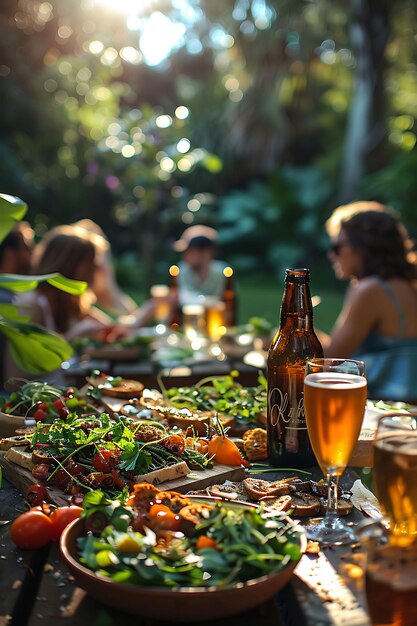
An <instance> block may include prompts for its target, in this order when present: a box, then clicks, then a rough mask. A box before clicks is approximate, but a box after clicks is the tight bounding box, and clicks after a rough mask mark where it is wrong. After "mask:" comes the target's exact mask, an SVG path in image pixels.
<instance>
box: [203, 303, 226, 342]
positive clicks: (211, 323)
mask: <svg viewBox="0 0 417 626" xmlns="http://www.w3.org/2000/svg"><path fill="white" fill-rule="evenodd" d="M204 307H205V311H206V331H207V334H208V336H209V338H210V339H211V341H218V340H219V339H220V337H222V336H223V335H224V334H225V332H226V318H225V314H226V305H225V303H224V302H222V301H221V300H218V299H217V298H210V297H208V298H205V300H204Z"/></svg>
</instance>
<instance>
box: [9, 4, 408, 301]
mask: <svg viewBox="0 0 417 626" xmlns="http://www.w3.org/2000/svg"><path fill="white" fill-rule="evenodd" d="M416 13H417V7H416V5H415V2H414V1H412V0H397V2H395V4H394V3H389V2H388V0H350V2H344V1H342V0H316V1H315V2H311V1H307V0H152V1H151V0H142V1H139V0H137V1H136V0H118V1H117V2H113V0H82V1H80V2H77V3H74V2H68V1H67V0H49V1H47V2H41V1H39V0H3V2H2V5H1V8H0V101H1V102H2V115H1V116H0V128H1V135H0V157H1V158H0V188H1V189H2V191H4V192H5V193H10V194H16V195H18V196H20V197H22V198H24V199H25V200H26V202H27V203H28V204H29V207H30V213H29V219H30V220H31V221H32V223H33V224H34V225H35V227H36V229H37V232H38V235H39V236H41V235H42V233H43V232H44V231H45V230H46V229H47V228H49V227H50V226H52V225H54V224H57V223H63V222H72V221H75V220H77V219H79V218H81V217H90V218H91V219H93V220H95V221H96V222H98V223H99V224H100V225H101V227H102V228H103V229H104V231H105V232H106V234H107V235H108V237H109V239H110V241H111V243H112V246H113V249H114V251H115V253H116V258H117V259H118V263H119V278H120V279H121V280H122V281H123V282H124V283H125V285H126V284H127V282H128V281H129V280H130V283H131V284H130V287H131V288H132V289H137V288H139V287H142V288H144V287H145V288H146V286H148V285H149V284H150V283H151V282H152V281H155V280H157V279H158V280H160V279H164V278H165V277H166V267H167V266H168V265H169V263H170V262H171V261H172V258H173V255H172V252H171V250H170V243H171V242H172V241H173V240H174V239H175V238H176V237H177V236H178V235H179V234H180V232H181V231H182V230H183V228H185V227H186V226H187V225H189V224H192V223H207V224H210V225H213V226H215V227H217V228H219V230H220V236H221V241H222V242H223V243H224V245H225V246H226V244H227V256H228V258H229V260H230V262H232V263H234V264H235V265H236V267H237V268H238V269H239V271H240V273H241V274H243V273H244V272H248V273H253V272H263V273H268V272H272V273H273V274H274V275H276V276H280V277H281V276H282V270H283V268H284V267H285V266H288V265H290V264H295V263H308V264H309V265H310V266H312V267H316V268H317V270H320V269H321V268H323V267H324V263H325V261H324V259H323V251H324V250H325V248H326V245H327V244H326V238H325V236H324V233H323V222H324V221H325V219H326V217H327V216H328V215H329V213H330V212H331V210H332V209H333V208H334V207H335V206H336V205H337V204H338V203H340V202H341V201H349V200H354V199H357V198H373V199H377V200H380V201H385V202H389V203H390V204H391V205H393V206H394V207H395V208H396V209H397V210H399V211H400V212H401V214H402V216H403V217H404V219H405V220H406V221H408V223H409V226H410V227H411V230H412V231H413V224H412V223H410V219H411V217H412V210H413V205H414V200H415V199H417V182H416V179H415V175H414V172H415V167H414V165H415V162H416V160H417V156H416V151H417V148H416V147H415V143H416V135H415V120H416V117H417V95H416V94H417V69H416V62H417V59H416V56H417V51H416V46H415V26H414V25H415V24H416V23H417V21H416V18H417V15H416ZM416 232H417V231H416V229H415V230H414V233H413V234H416ZM225 250H226V248H225ZM174 258H175V257H174ZM138 268H139V269H138ZM128 286H129V285H128Z"/></svg>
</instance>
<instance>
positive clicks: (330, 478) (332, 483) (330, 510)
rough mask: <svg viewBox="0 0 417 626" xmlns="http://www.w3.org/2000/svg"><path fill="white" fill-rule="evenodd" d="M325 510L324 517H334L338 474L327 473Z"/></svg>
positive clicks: (335, 514)
mask: <svg viewBox="0 0 417 626" xmlns="http://www.w3.org/2000/svg"><path fill="white" fill-rule="evenodd" d="M327 482H328V487H327V511H326V517H327V519H329V521H330V520H331V519H334V518H335V517H337V493H338V483H339V476H334V475H333V474H327Z"/></svg>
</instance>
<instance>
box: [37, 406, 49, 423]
mask: <svg viewBox="0 0 417 626" xmlns="http://www.w3.org/2000/svg"><path fill="white" fill-rule="evenodd" d="M47 415H48V413H47V412H46V411H45V410H44V409H36V411H35V412H34V414H33V419H34V420H36V421H37V422H44V421H45V420H46V417H47Z"/></svg>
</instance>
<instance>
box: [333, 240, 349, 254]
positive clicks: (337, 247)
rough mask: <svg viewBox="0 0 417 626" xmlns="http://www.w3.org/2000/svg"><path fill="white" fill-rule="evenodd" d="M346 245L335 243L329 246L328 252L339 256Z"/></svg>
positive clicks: (341, 242) (344, 243) (339, 242)
mask: <svg viewBox="0 0 417 626" xmlns="http://www.w3.org/2000/svg"><path fill="white" fill-rule="evenodd" d="M346 245H347V244H346V242H343V241H336V242H335V243H332V245H331V246H330V248H329V252H331V253H332V254H335V255H336V256H337V255H338V254H340V251H341V249H342V248H343V246H346Z"/></svg>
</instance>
